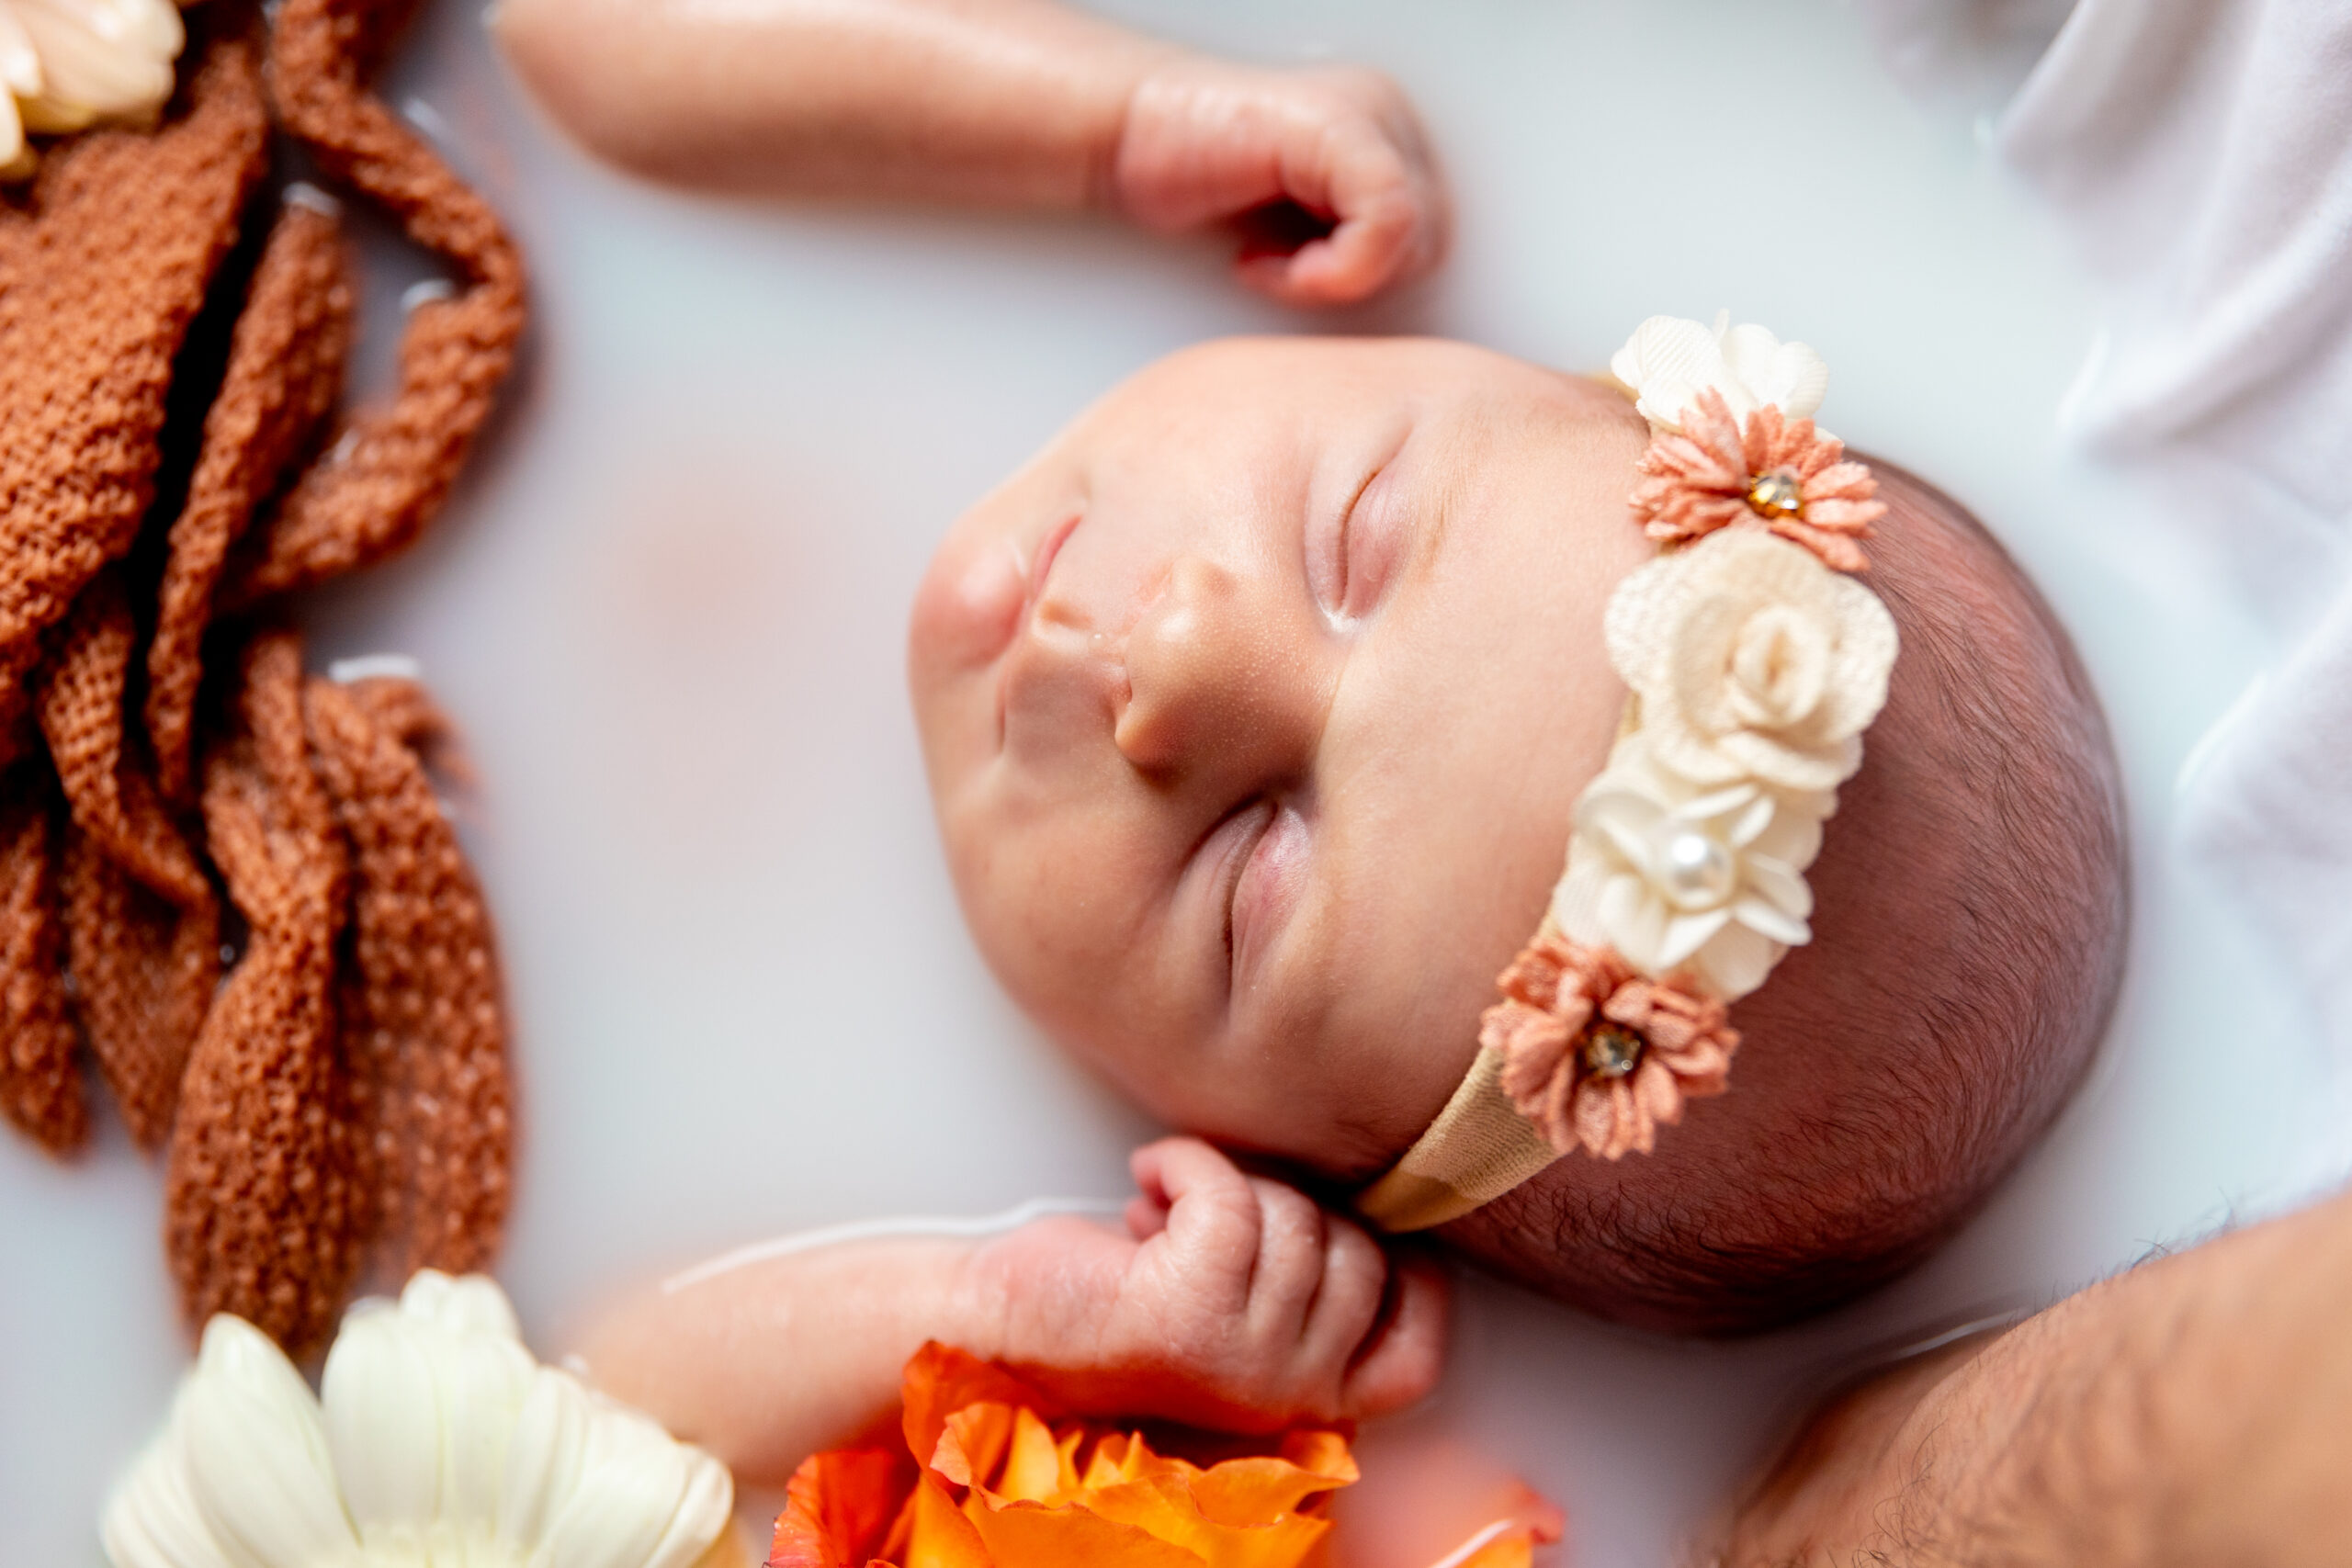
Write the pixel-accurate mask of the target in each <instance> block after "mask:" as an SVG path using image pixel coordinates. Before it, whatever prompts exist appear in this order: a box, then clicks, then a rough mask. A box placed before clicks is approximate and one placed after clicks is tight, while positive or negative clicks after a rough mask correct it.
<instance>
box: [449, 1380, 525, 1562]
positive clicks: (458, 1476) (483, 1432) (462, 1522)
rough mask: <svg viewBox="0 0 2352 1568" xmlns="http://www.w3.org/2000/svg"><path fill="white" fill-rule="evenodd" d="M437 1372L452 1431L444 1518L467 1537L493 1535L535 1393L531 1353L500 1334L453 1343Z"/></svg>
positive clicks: (450, 1430)
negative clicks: (509, 1465)
mask: <svg viewBox="0 0 2352 1568" xmlns="http://www.w3.org/2000/svg"><path fill="white" fill-rule="evenodd" d="M444 1338H446V1339H447V1341H448V1344H447V1347H446V1348H445V1350H444V1352H443V1354H442V1355H441V1356H440V1357H439V1358H438V1359H437V1362H436V1365H435V1377H436V1380H437V1382H438V1386H439V1389H440V1395H441V1410H442V1419H443V1421H444V1423H445V1430H444V1433H443V1438H442V1448H441V1461H442V1472H441V1517H442V1518H443V1519H444V1520H446V1521H447V1522H448V1523H450V1524H451V1525H453V1526H454V1527H456V1528H457V1529H460V1530H463V1531H471V1532H478V1533H481V1534H483V1535H488V1534H490V1533H491V1532H492V1531H493V1530H494V1529H496V1528H497V1524H498V1517H499V1503H500V1497H501V1494H502V1492H503V1485H504V1480H505V1475H506V1456H507V1453H508V1450H510V1449H512V1448H513V1446H514V1439H515V1429H516V1427H518V1426H519V1425H520V1423H521V1420H522V1415H523V1404H524V1401H525V1399H526V1396H527V1395H528V1393H529V1392H530V1387H531V1374H532V1371H533V1368H532V1363H531V1360H530V1357H529V1353H528V1352H526V1351H525V1350H524V1349H523V1348H522V1347H521V1346H519V1345H517V1344H515V1342H514V1341H513V1340H510V1339H507V1338H505V1337H503V1336H500V1335H496V1334H466V1335H447V1336H444Z"/></svg>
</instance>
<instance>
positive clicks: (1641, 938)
mask: <svg viewBox="0 0 2352 1568" xmlns="http://www.w3.org/2000/svg"><path fill="white" fill-rule="evenodd" d="M1599 912H1600V929H1601V932H1602V934H1603V936H1604V937H1605V938H1606V940H1607V941H1608V943H1609V945H1610V946H1611V947H1613V948H1615V949H1616V950H1617V952H1618V953H1619V954H1620V955H1621V956H1623V958H1624V960H1625V962H1627V963H1628V964H1632V965H1634V967H1635V968H1636V969H1640V970H1643V971H1645V972H1649V971H1651V970H1653V969H1654V968H1655V966H1656V963H1657V951H1658V949H1659V948H1661V947H1663V946H1665V945H1666V922H1667V921H1668V919H1670V918H1671V917H1670V914H1669V912H1668V909H1667V907H1666V905H1665V903H1664V901H1663V900H1661V899H1658V898H1655V897H1651V896H1650V892H1649V889H1648V887H1647V886H1645V885H1644V883H1643V881H1642V879H1641V878H1640V877H1638V876H1634V875H1631V874H1618V875H1615V876H1611V878H1610V879H1609V885H1608V886H1607V887H1606V888H1605V889H1604V890H1603V891H1602V893H1601V895H1600V911H1599Z"/></svg>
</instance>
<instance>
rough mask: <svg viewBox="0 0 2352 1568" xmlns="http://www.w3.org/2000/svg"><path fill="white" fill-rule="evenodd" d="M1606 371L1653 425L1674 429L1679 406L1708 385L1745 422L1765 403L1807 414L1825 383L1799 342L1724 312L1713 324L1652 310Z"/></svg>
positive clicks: (1817, 358) (1795, 415) (1678, 425)
mask: <svg viewBox="0 0 2352 1568" xmlns="http://www.w3.org/2000/svg"><path fill="white" fill-rule="evenodd" d="M1609 373H1610V374H1611V375H1612V376H1614V377H1616V378H1617V379H1618V380H1619V381H1621V382H1623V384H1624V385H1625V388H1626V389H1627V390H1629V391H1631V392H1632V393H1633V394H1634V407H1635V408H1636V409H1638V410H1640V411H1641V414H1642V417H1643V418H1645V419H1646V420H1648V421H1649V422H1650V426H1651V428H1652V429H1654V430H1668V431H1673V432H1676V433H1678V434H1679V433H1680V431H1681V429H1682V411H1683V410H1685V409H1687V408H1689V407H1690V406H1691V404H1692V403H1693V402H1695V401H1697V400H1698V397H1699V394H1700V393H1701V392H1702V391H1704V390H1705V389H1708V388H1710V387H1712V388H1713V389H1715V390H1716V391H1718V392H1721V393H1722V394H1723V399H1724V402H1725V403H1726V404H1727V405H1729V407H1730V409H1731V414H1732V418H1734V419H1735V420H1737V421H1739V422H1740V423H1746V422H1747V416H1748V415H1749V414H1751V413H1754V412H1756V411H1757V410H1758V408H1760V407H1762V406H1763V405H1764V404H1766V403H1772V404H1776V405H1777V406H1778V407H1779V408H1780V411H1781V413H1783V414H1785V415H1786V416H1788V417H1789V418H1790V419H1806V418H1810V417H1811V416H1812V414H1813V412H1814V411H1815V409H1817V408H1819V407H1820V406H1821V399H1822V395H1823V394H1824V393H1826V391H1828V390H1829V367H1828V366H1826V365H1825V364H1823V363H1822V359H1821V355H1817V354H1815V352H1814V351H1813V350H1812V349H1810V348H1808V347H1806V346H1805V345H1804V344H1801V343H1782V342H1781V340H1780V339H1779V338H1777V337H1774V336H1773V335H1772V334H1771V333H1769V332H1767V331H1766V330H1765V329H1763V328H1762V327H1758V326H1753V325H1744V326H1736V327H1735V326H1733V325H1732V324H1731V312H1730V311H1729V310H1725V311H1724V312H1723V313H1722V314H1721V315H1719V316H1717V317H1716V318H1715V324H1714V325H1713V327H1707V326H1704V325H1702V324H1701V323H1700V322H1697V321H1684V320H1682V319H1681V318H1679V317H1676V316H1652V317H1651V318H1650V319H1649V320H1648V321H1644V322H1643V323H1642V324H1641V325H1640V326H1639V327H1637V328H1635V329H1634V335H1633V337H1632V338H1631V339H1629V340H1628V341H1627V343H1626V344H1625V346H1624V347H1623V348H1621V349H1619V350H1618V351H1617V353H1616V355H1615V357H1613V358H1611V360H1610V361H1609Z"/></svg>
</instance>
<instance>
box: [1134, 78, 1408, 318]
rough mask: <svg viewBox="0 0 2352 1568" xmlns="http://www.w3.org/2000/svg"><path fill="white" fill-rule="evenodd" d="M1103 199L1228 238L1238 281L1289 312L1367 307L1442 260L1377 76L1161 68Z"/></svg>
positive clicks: (1148, 82) (1402, 135)
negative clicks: (1229, 228) (1292, 308)
mask: <svg viewBox="0 0 2352 1568" xmlns="http://www.w3.org/2000/svg"><path fill="white" fill-rule="evenodd" d="M1111 195H1112V199H1113V201H1114V204H1115V205H1116V206H1117V207H1118V208H1119V209H1120V210H1121V211H1123V212H1125V214H1126V215H1127V216H1128V217H1130V218H1132V219H1134V220H1136V222H1138V223H1141V224H1143V225H1144V226H1145V227H1147V228H1151V229H1161V230H1179V229H1194V228H1199V227H1201V226H1203V225H1204V224H1209V223H1216V222H1227V223H1231V224H1233V225H1235V226H1236V227H1237V228H1238V229H1239V230H1240V231H1241V233H1242V245H1241V254H1240V257H1239V259H1238V261H1237V262H1236V264H1235V271H1236V272H1237V273H1238V276H1239V277H1240V279H1241V281H1242V282H1243V283H1244V284H1246V285H1247V286H1248V287H1250V288H1254V289H1256V290H1258V291H1259V292H1260V293H1261V294H1267V295H1271V296H1272V298H1274V299H1279V300H1281V301H1283V303H1284V304H1288V305H1344V304H1350V303H1352V302H1354V301H1356V300H1359V299H1366V298H1368V297H1370V296H1371V295H1373V294H1374V293H1377V292H1378V291H1379V290H1381V289H1383V288H1388V287H1389V286H1391V285H1392V284H1398V283H1405V282H1408V281H1410V280H1411V279H1413V278H1415V277H1418V276H1420V275H1421V274H1422V273H1424V272H1427V271H1428V270H1429V269H1430V267H1431V266H1433V265H1436V264H1437V260H1438V258H1439V256H1440V255H1442V254H1443V253H1444V250H1445V240H1446V222H1447V220H1446V203H1445V192H1444V187H1443V186H1442V183H1441V182H1440V180H1439V178H1438V175H1437V171H1436V170H1435V168H1434V167H1432V166H1431V164H1430V155H1429V150H1428V148H1427V146H1426V144H1425V143H1424V141H1423V139H1422V136H1421V127H1420V122H1419V120H1418V119H1417V118H1414V115H1413V110H1412V107H1411V106H1410V105H1409V104H1408V103H1407V102H1406V101H1405V96H1404V94H1403V93H1401V92H1399V91H1398V90H1397V85H1396V84H1395V83H1394V82H1391V81H1390V80H1389V79H1388V78H1387V77H1385V76H1383V75H1381V74H1380V73H1378V72H1375V71H1366V70H1362V69H1357V68H1352V67H1336V66H1335V67H1327V68H1320V69H1313V70H1300V71H1265V70H1256V69H1252V68H1250V67H1248V66H1241V65H1232V64H1227V63H1226V62H1222V61H1212V60H1202V59H1197V58H1187V59H1184V60H1182V61H1178V62H1170V63H1168V64H1165V65H1162V66H1160V67H1159V69H1157V70H1155V71H1153V72H1152V73H1150V74H1149V75H1148V76H1146V77H1145V78H1144V79H1143V81H1142V82H1141V84H1140V85H1137V86H1136V89H1135V92H1134V95H1133V96H1132V97H1130V98H1129V100H1128V103H1127V114H1126V122H1125V128H1124V129H1123V130H1122V132H1121V134H1120V139H1119V146H1118V152H1117V157H1116V160H1115V162H1114V165H1113V170H1112V193H1111Z"/></svg>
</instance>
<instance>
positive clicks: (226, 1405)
mask: <svg viewBox="0 0 2352 1568" xmlns="http://www.w3.org/2000/svg"><path fill="white" fill-rule="evenodd" d="M733 1501H734V1487H733V1483H732V1481H731V1480H730V1479H729V1476H728V1473H727V1471H726V1468H725V1467H724V1466H722V1465H721V1464H719V1463H718V1461H716V1460H714V1459H712V1458H711V1457H710V1456H709V1455H707V1454H706V1453H703V1452H702V1451H701V1450H697V1449H693V1448H689V1447H687V1446H686V1445H684V1444H683V1443H679V1442H676V1441H674V1440H673V1439H672V1438H670V1436H669V1435H668V1434H667V1433H665V1432H663V1431H662V1428H661V1427H658V1426H656V1425H655V1424H654V1423H653V1422H652V1421H650V1420H649V1419H647V1418H646V1417H645V1416H640V1415H638V1414H637V1413H636V1412H634V1411H630V1410H627V1409H624V1408H622V1407H621V1406H619V1405H617V1404H613V1403H612V1402H610V1401H609V1400H605V1399H604V1398H602V1397H600V1396H599V1395H597V1394H595V1393H591V1392H590V1391H589V1390H588V1389H586V1388H585V1387H583V1386H582V1384H581V1383H580V1382H579V1381H578V1380H577V1379H575V1378H573V1377H572V1376H571V1375H570V1374H569V1373H567V1372H563V1371H557V1370H556V1369H554V1368H551V1367H543V1366H540V1365H538V1364H537V1362H536V1361H534V1360H533V1359H532V1358H531V1355H530V1352H529V1351H527V1350H526V1349H525V1348H523V1344H522V1340H521V1337H519V1335H518V1333H517V1331H516V1329H515V1314H514V1312H513V1310H512V1309H511V1308H510V1307H508V1305H507V1304H506V1298H505V1296H504V1295H503V1294H502V1293H501V1292H499V1289H498V1287H497V1286H496V1285H494V1284H492V1283H491V1282H490V1281H489V1280H486V1279H482V1278H481V1277H479V1276H472V1277H469V1278H466V1279H462V1280H452V1279H450V1278H449V1277H447V1275H443V1274H438V1273H435V1272H433V1271H432V1270H430V1269H427V1270H424V1271H423V1272H420V1273H419V1274H418V1275H417V1276H416V1277H415V1278H414V1279H413V1280H410V1281H409V1286H408V1289H407V1290H406V1291H404V1292H401V1299H400V1301H399V1303H397V1304H395V1303H390V1302H384V1301H374V1302H361V1303H358V1304H356V1305H355V1306H354V1307H353V1308H352V1309H351V1311H350V1313H349V1314H346V1315H345V1318H344V1322H343V1332H342V1334H341V1336H340V1337H338V1338H337V1339H336V1341H335V1345H334V1349H333V1350H332V1351H331V1352H330V1353H329V1354H328V1356H327V1364H326V1371H325V1375H324V1377H323V1378H322V1393H321V1396H320V1397H318V1398H313V1397H312V1396H311V1391H310V1389H309V1387H308V1386H307V1385H306V1384H305V1383H304V1382H302V1378H301V1375H300V1373H299V1372H297V1371H295V1370H294V1367H293V1365H292V1363H290V1362H288V1360H287V1359H286V1357H285V1355H284V1353H283V1352H281V1351H280V1350H279V1349H278V1348H277V1346H276V1345H275V1344H273V1343H271V1342H270V1340H269V1339H268V1338H267V1337H266V1336H264V1335H263V1334H262V1333H261V1332H260V1331H259V1330H258V1329H256V1328H254V1326H253V1325H250V1324H248V1323H246V1322H244V1321H243V1319H241V1318H235V1317H230V1316H227V1315H225V1314H223V1315H221V1316H218V1317H215V1318H214V1319H213V1320H212V1321H211V1322H210V1323H209V1324H208V1325H205V1330H204V1343H203V1347H202V1348H201V1349H200V1350H199V1351H198V1356H197V1362H196V1365H195V1367H194V1368H193V1369H191V1370H190V1371H189V1372H188V1374H187V1378H186V1379H185V1380H183V1381H182V1382H181V1384H180V1389H179V1393H178V1394H177V1396H176V1397H175V1399H174V1400H173V1403H172V1412H171V1416H170V1417H169V1418H168V1420H167V1421H166V1422H165V1424H164V1430H163V1431H162V1433H160V1434H159V1435H158V1436H157V1437H156V1438H155V1440H154V1441H153V1443H152V1444H150V1445H149V1447H148V1449H147V1451H146V1452H145V1453H144V1454H142V1455H141V1457H140V1459H139V1461H137V1463H135V1464H134V1465H133V1466H132V1468H131V1470H130V1473H129V1474H128V1475H126V1476H125V1477H124V1478H123V1480H122V1482H121V1483H120V1484H119V1486H118V1487H117V1488H116V1491H115V1495H114V1496H113V1498H112V1499H111V1500H110V1501H109V1502H108V1504H107V1512H106V1518H105V1521H104V1524H103V1526H102V1528H101V1531H100V1533H101V1535H102V1537H103V1539H104V1541H105V1544H106V1551H107V1557H108V1559H109V1560H110V1561H111V1562H113V1563H114V1568H379V1565H382V1568H390V1565H392V1564H401V1565H402V1568H559V1565H560V1568H689V1565H690V1564H695V1563H703V1564H717V1563H720V1562H740V1561H741V1553H740V1550H739V1548H738V1544H737V1542H736V1540H735V1536H734V1531H733V1529H731V1528H730V1525H729V1516H730V1510H731V1509H732V1507H733Z"/></svg>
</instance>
